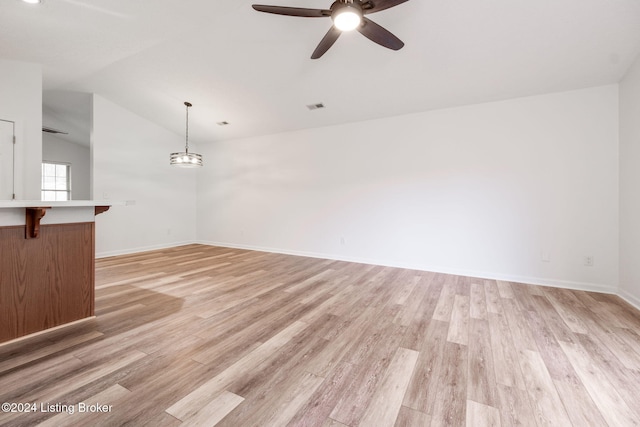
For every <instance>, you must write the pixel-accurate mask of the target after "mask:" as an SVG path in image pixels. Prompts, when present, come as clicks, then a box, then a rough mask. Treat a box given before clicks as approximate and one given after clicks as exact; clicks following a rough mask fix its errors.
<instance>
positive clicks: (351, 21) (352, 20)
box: [331, 4, 362, 31]
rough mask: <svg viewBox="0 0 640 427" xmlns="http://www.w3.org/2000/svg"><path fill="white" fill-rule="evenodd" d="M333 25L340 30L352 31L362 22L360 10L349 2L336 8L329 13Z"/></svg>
mask: <svg viewBox="0 0 640 427" xmlns="http://www.w3.org/2000/svg"><path fill="white" fill-rule="evenodd" d="M331 19H333V25H335V27H336V28H337V29H339V30H340V31H352V30H355V29H356V28H358V27H359V26H360V23H362V10H360V9H359V8H358V7H356V6H353V5H351V4H345V5H344V6H342V7H340V8H338V9H336V10H335V11H334V12H333V13H332V14H331Z"/></svg>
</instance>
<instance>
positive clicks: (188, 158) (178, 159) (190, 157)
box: [169, 102, 202, 168]
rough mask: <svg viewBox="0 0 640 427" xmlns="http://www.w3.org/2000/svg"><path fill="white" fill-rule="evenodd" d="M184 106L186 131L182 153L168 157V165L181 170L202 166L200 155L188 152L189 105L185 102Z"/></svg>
mask: <svg viewBox="0 0 640 427" xmlns="http://www.w3.org/2000/svg"><path fill="white" fill-rule="evenodd" d="M184 105H185V106H186V107H187V131H186V137H185V146H184V151H182V152H178V153H171V154H170V155H169V164H170V165H171V166H179V167H181V168H197V167H199V166H202V155H201V154H196V153H190V152H189V107H191V103H189V102H185V103H184Z"/></svg>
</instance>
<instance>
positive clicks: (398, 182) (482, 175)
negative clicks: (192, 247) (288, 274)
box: [197, 85, 618, 291]
mask: <svg viewBox="0 0 640 427" xmlns="http://www.w3.org/2000/svg"><path fill="white" fill-rule="evenodd" d="M617 140H618V93H617V85H611V86H605V87H598V88H592V89H586V90H580V91H572V92H566V93H558V94H550V95H544V96H535V97H528V98H521V99H514V100H509V101H503V102H495V103H488V104H482V105H474V106H467V107H462V108H454V109H447V110H439V111H432V112H424V113H419V114H413V115H406V116H400V117H392V118H387V119H381V120H373V121H368V122H361V123H352V124H347V125H341V126H333V127H326V128H319V129H311V130H303V131H299V132H292V133H285V134H279V135H270V136H264V137H257V138H250V139H243V140H234V141H227V142H222V143H215V144H212V145H206V146H202V149H201V151H202V152H203V154H204V156H205V167H204V168H203V169H202V170H201V171H200V172H199V176H198V215H197V216H198V238H199V240H200V241H202V242H204V243H211V244H219V245H227V246H238V247H245V248H255V249H265V250H270V251H276V252H286V253H294V254H308V255H314V256H321V257H328V258H335V259H345V260H355V261H364V262H371V263H376V264H383V265H393V266H403V267H413V268H418V269H424V270H433V271H443V272H451V273H457V274H467V275H473V276H484V277H494V278H504V279H511V280H518V281H524V282H529V283H543V284H553V285H557V286H571V287H580V288H584V289H594V290H605V291H614V290H615V288H616V287H617V283H618V144H617ZM341 239H343V240H341ZM342 242H344V244H342ZM542 253H547V254H548V256H549V260H550V261H549V262H543V261H542V259H541V258H542ZM587 255H590V256H593V257H594V265H593V266H592V267H587V266H585V265H584V259H583V257H584V256H587Z"/></svg>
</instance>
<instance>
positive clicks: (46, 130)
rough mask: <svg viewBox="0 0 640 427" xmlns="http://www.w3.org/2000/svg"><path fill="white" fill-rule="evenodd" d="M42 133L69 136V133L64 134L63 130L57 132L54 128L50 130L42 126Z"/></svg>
mask: <svg viewBox="0 0 640 427" xmlns="http://www.w3.org/2000/svg"><path fill="white" fill-rule="evenodd" d="M42 132H47V133H60V134H62V135H69V132H65V131H63V130H58V129H54V128H50V127H49V126H42Z"/></svg>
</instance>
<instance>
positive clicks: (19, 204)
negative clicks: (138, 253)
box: [0, 200, 120, 209]
mask: <svg viewBox="0 0 640 427" xmlns="http://www.w3.org/2000/svg"><path fill="white" fill-rule="evenodd" d="M117 204H120V203H118V202H112V201H110V200H69V201H67V202H47V201H44V200H0V209H2V208H5V209H11V208H39V207H52V208H77V207H93V206H113V205H117Z"/></svg>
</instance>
